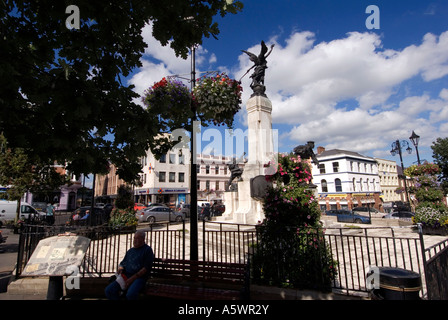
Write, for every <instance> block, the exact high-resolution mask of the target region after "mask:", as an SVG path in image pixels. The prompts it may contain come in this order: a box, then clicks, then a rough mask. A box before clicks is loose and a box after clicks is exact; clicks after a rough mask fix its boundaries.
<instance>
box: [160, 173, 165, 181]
mask: <svg viewBox="0 0 448 320" xmlns="http://www.w3.org/2000/svg"><path fill="white" fill-rule="evenodd" d="M165 181H166V172H163V171H161V172H159V182H165Z"/></svg>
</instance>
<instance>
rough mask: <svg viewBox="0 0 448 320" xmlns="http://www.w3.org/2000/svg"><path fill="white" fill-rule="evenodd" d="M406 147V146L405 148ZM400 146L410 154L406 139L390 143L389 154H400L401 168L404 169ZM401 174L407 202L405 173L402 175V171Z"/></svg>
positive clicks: (410, 150)
mask: <svg viewBox="0 0 448 320" xmlns="http://www.w3.org/2000/svg"><path fill="white" fill-rule="evenodd" d="M406 147H407V148H406ZM401 148H406V151H407V152H408V153H409V154H411V152H412V149H411V147H410V146H409V143H408V142H407V141H406V140H401V141H400V140H396V141H395V142H393V143H392V150H391V151H390V154H391V155H392V156H395V155H396V154H397V153H398V154H399V155H400V162H401V168H402V170H403V171H404V166H403V155H402V153H401ZM403 176H404V190H405V192H406V201H407V202H409V194H408V186H407V184H406V175H404V172H403Z"/></svg>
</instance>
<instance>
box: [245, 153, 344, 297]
mask: <svg viewBox="0 0 448 320" xmlns="http://www.w3.org/2000/svg"><path fill="white" fill-rule="evenodd" d="M277 166H278V170H277V171H276V172H275V174H273V175H271V176H268V177H267V179H268V180H269V181H271V182H272V184H273V185H272V187H270V188H269V189H268V190H267V193H266V196H265V198H264V203H263V209H264V213H265V219H264V220H263V222H262V223H261V225H260V226H258V244H257V246H256V248H255V254H254V257H253V261H252V262H253V275H254V279H255V281H257V282H259V283H262V284H271V285H277V286H291V287H295V288H308V289H318V290H323V291H326V290H330V288H331V280H333V279H334V277H335V276H336V266H337V262H336V261H335V260H333V258H332V254H331V252H330V250H329V248H328V246H327V244H326V241H325V238H324V230H323V229H322V228H321V226H320V223H319V220H320V211H319V209H318V204H317V201H316V200H315V198H314V194H313V193H312V191H311V190H310V189H309V188H308V183H309V182H311V173H310V172H311V168H310V165H309V164H308V163H307V162H305V161H302V160H301V159H300V157H298V156H295V155H293V154H290V155H288V156H285V155H280V156H279V157H278V163H277Z"/></svg>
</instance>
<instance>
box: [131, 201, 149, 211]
mask: <svg viewBox="0 0 448 320" xmlns="http://www.w3.org/2000/svg"><path fill="white" fill-rule="evenodd" d="M147 207H148V206H147V205H144V204H143V203H135V204H134V210H135V211H139V210H142V209H145V208H147Z"/></svg>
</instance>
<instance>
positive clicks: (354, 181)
mask: <svg viewBox="0 0 448 320" xmlns="http://www.w3.org/2000/svg"><path fill="white" fill-rule="evenodd" d="M352 183H353V191H356V180H355V178H353V182H352Z"/></svg>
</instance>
